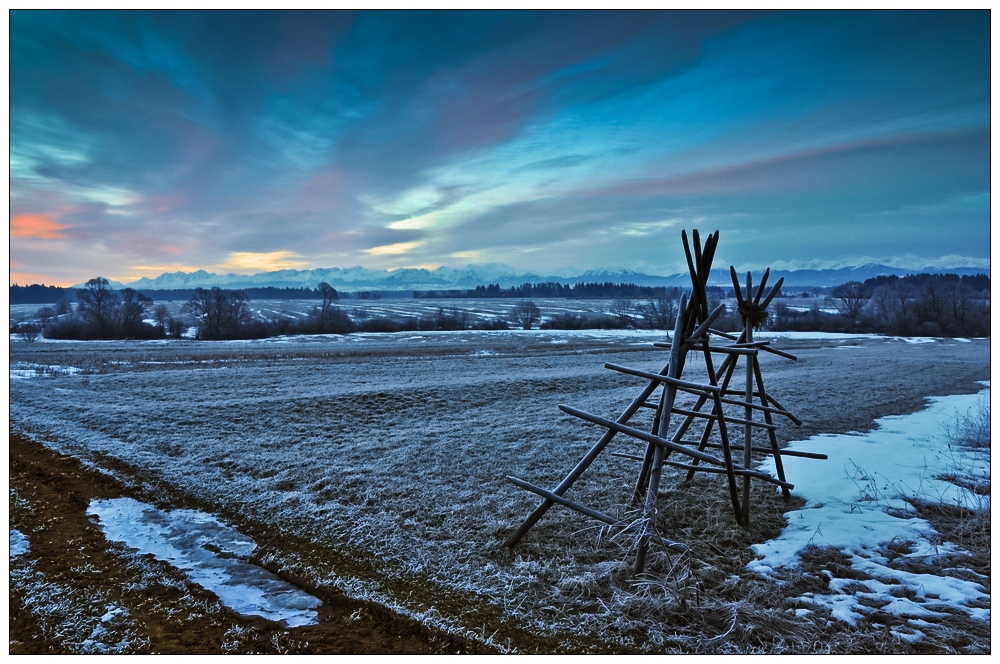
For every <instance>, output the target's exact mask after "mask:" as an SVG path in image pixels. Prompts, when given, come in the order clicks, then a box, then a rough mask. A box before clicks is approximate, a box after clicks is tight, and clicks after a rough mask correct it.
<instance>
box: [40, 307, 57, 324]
mask: <svg viewBox="0 0 1000 664" xmlns="http://www.w3.org/2000/svg"><path fill="white" fill-rule="evenodd" d="M35 315H36V316H38V322H39V323H41V324H42V327H46V326H47V325H48V324H49V321H51V320H52V319H53V318H55V317H56V310H55V309H53V308H52V307H42V308H41V309H39V310H38V311H36V312H35Z"/></svg>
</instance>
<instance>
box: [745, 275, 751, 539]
mask: <svg viewBox="0 0 1000 664" xmlns="http://www.w3.org/2000/svg"><path fill="white" fill-rule="evenodd" d="M751 298H753V277H752V276H751V274H750V273H749V272H747V301H750V299H751ZM743 328H744V342H745V343H748V344H750V343H753V325H752V324H751V323H750V322H748V321H747V319H745V318H744V319H743ZM753 379H754V375H753V361H752V360H749V359H748V360H747V388H746V397H745V399H746V402H747V403H752V402H753ZM744 410H745V412H746V419H747V420H748V421H749V420H750V419H752V418H753V410H752V409H751V408H750V406H747V407H746V408H745V409H744ZM752 446H753V427H752V426H751V425H750V424H749V423H748V424H744V425H743V467H744V468H746V469H747V470H749V469H750V468H751V466H752V465H753V458H752V457H751V448H752ZM743 525H744V527H749V526H750V476H749V475H744V476H743Z"/></svg>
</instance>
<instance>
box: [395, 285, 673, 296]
mask: <svg viewBox="0 0 1000 664" xmlns="http://www.w3.org/2000/svg"><path fill="white" fill-rule="evenodd" d="M673 289H674V290H676V287H673ZM669 290H671V287H667V286H639V285H636V284H633V283H615V282H611V281H605V282H603V283H597V282H594V283H583V282H581V283H577V284H572V285H571V284H563V283H560V282H557V281H547V282H544V283H535V284H533V283H530V282H525V283H523V284H521V285H520V286H511V287H510V288H501V287H500V284H489V285H488V286H476V287H475V288H471V289H468V290H425V291H413V297H415V298H452V297H453V298H480V299H482V298H510V299H531V298H601V299H611V298H618V297H626V298H632V299H639V298H656V297H660V296H662V295H665V294H666V292H667V291H669Z"/></svg>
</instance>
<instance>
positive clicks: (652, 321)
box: [640, 289, 677, 330]
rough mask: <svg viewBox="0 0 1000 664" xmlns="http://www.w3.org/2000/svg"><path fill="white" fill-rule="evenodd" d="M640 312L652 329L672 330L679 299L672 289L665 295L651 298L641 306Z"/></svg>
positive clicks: (645, 322)
mask: <svg viewBox="0 0 1000 664" xmlns="http://www.w3.org/2000/svg"><path fill="white" fill-rule="evenodd" d="M672 290H676V289H672ZM640 312H641V313H642V319H643V322H644V324H645V326H646V327H647V328H649V329H650V330H672V329H674V315H675V314H676V312H677V300H676V298H675V297H673V294H672V293H671V291H667V293H666V294H665V295H662V296H660V297H658V298H656V299H655V300H650V301H649V302H648V303H647V304H646V306H645V307H642V308H640Z"/></svg>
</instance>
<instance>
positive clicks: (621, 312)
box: [611, 297, 632, 327]
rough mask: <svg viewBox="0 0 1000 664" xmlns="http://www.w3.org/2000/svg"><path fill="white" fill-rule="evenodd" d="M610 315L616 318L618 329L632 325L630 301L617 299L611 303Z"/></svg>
mask: <svg viewBox="0 0 1000 664" xmlns="http://www.w3.org/2000/svg"><path fill="white" fill-rule="evenodd" d="M611 313H613V314H614V315H615V317H616V318H618V326H619V327H628V326H630V325H631V324H632V300H630V299H628V298H625V297H619V298H616V299H615V300H614V301H612V302H611Z"/></svg>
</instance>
